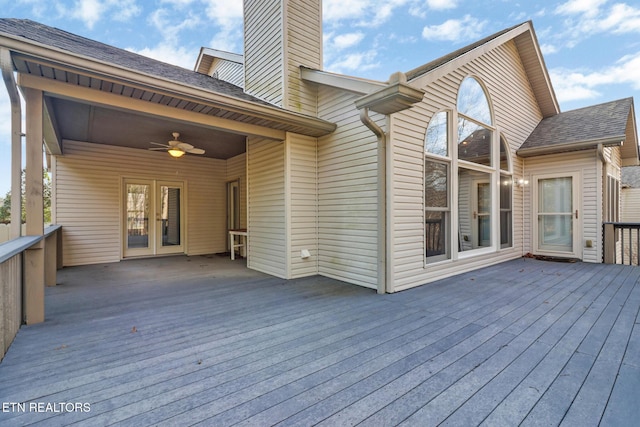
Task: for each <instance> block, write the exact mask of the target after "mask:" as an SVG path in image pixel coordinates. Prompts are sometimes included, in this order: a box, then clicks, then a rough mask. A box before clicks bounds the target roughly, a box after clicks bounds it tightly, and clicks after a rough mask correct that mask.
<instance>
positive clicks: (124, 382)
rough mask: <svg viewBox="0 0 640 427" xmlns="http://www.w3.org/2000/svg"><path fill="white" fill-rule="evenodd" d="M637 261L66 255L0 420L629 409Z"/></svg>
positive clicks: (633, 386) (488, 421) (490, 417)
mask: <svg viewBox="0 0 640 427" xmlns="http://www.w3.org/2000/svg"><path fill="white" fill-rule="evenodd" d="M639 278H640V268H637V267H631V266H616V265H594V264H582V263H575V264H566V263H553V262H544V261H536V260H531V259H523V260H517V261H512V262H507V263H504V264H500V265H498V266H493V267H490V268H486V269H483V270H479V271H476V272H473V273H469V274H463V275H460V276H457V277H454V278H450V279H447V280H442V281H439V282H437V283H433V284H430V285H427V286H423V287H421V288H418V289H413V290H409V291H405V292H401V293H398V294H394V295H376V294H375V292H374V291H370V290H367V289H362V288H358V287H356V286H351V285H347V284H344V283H340V282H337V281H334V280H330V279H326V278H321V277H314V278H308V279H303V280H295V281H284V280H280V279H275V278H272V277H268V276H265V275H262V274H259V273H255V272H251V271H248V270H246V269H244V267H243V261H235V262H234V263H231V262H230V261H229V260H227V259H222V258H220V257H191V258H186V257H176V258H166V259H156V260H137V261H127V262H122V263H119V264H109V265H96V266H87V267H75V268H69V269H65V270H62V271H61V272H60V275H59V280H58V281H59V283H60V285H59V286H58V287H56V288H49V289H47V295H46V304H47V314H46V318H47V320H46V322H45V323H43V324H39V325H33V326H28V327H23V328H22V329H21V330H20V332H19V334H18V336H17V337H16V340H15V341H14V344H13V346H12V347H11V348H10V349H9V352H8V353H7V355H6V357H5V359H4V360H3V361H2V363H0V403H2V405H3V406H2V408H1V409H2V411H0V425H2V426H11V425H28V424H32V423H35V424H36V425H38V424H41V425H69V424H73V423H78V425H89V426H99V425H112V424H116V425H127V426H145V425H154V426H164V425H175V426H186V425H193V424H198V425H205V426H225V425H232V424H233V425H243V426H266V425H275V424H281V425H286V426H291V425H293V426H310V425H316V424H319V425H326V426H343V425H356V424H358V425H364V426H390V425H416V426H431V425H437V424H440V423H442V424H444V425H453V426H470V425H479V424H483V425H487V426H514V425H519V424H521V425H545V426H549V425H559V424H562V425H567V426H590V425H594V426H595V425H598V424H601V425H603V426H623V425H638V424H637V423H638V420H639V419H640V318H639V317H638V316H639V314H638V310H639V307H640V285H639V284H638V283H639ZM62 402H65V403H71V404H73V403H78V404H79V405H80V408H79V409H81V410H78V411H74V412H66V410H69V409H72V407H73V408H75V407H74V406H73V405H71V406H69V405H66V406H65V405H61V403H62ZM12 403H15V405H12ZM38 404H40V406H37V405H38ZM47 404H50V406H49V407H48V408H47V406H46V405H47ZM53 404H56V405H57V406H55V405H53ZM82 404H86V405H84V406H82ZM21 405H22V406H21ZM87 409H90V411H89V412H87V411H86V410H87ZM47 410H49V412H47ZM53 410H58V411H62V412H58V413H55V412H51V411H53ZM74 425H75V424H74Z"/></svg>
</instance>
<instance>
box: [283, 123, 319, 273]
mask: <svg viewBox="0 0 640 427" xmlns="http://www.w3.org/2000/svg"><path fill="white" fill-rule="evenodd" d="M285 144H286V145H285V147H286V160H285V162H286V170H287V171H288V173H287V177H286V182H285V185H286V195H287V198H288V200H287V203H286V205H287V208H286V209H287V219H288V227H287V231H288V237H287V242H288V247H287V253H288V257H289V260H290V262H289V266H288V268H289V272H288V275H287V277H288V278H291V279H293V278H298V277H304V276H310V275H314V274H318V184H317V179H318V177H317V175H318V162H317V140H316V138H310V137H305V136H302V135H295V134H288V135H287V140H286V141H285ZM303 250H307V251H309V254H310V256H309V257H305V258H303V257H302V253H301V252H302V251H303Z"/></svg>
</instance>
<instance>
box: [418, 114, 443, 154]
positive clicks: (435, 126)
mask: <svg viewBox="0 0 640 427" xmlns="http://www.w3.org/2000/svg"><path fill="white" fill-rule="evenodd" d="M448 117H449V115H448V114H447V113H446V112H444V111H441V112H439V113H438V114H436V115H435V116H433V118H431V121H430V122H429V126H428V127H427V136H426V139H425V147H424V149H425V151H426V152H427V153H431V154H437V155H439V156H448V155H449V143H448V142H449V138H448V130H447V129H448V126H447V121H448V120H447V119H448Z"/></svg>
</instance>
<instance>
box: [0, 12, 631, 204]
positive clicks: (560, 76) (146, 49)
mask: <svg viewBox="0 0 640 427" xmlns="http://www.w3.org/2000/svg"><path fill="white" fill-rule="evenodd" d="M0 17H3V18H27V19H31V20H34V21H38V22H40V23H43V24H46V25H49V26H53V27H57V28H60V29H63V30H65V31H69V32H71V33H75V34H78V35H81V36H84V37H87V38H90V39H93V40H97V41H100V42H103V43H107V44H110V45H113V46H116V47H119V48H123V49H127V50H130V51H133V52H136V53H140V54H142V55H146V56H150V57H152V58H155V59H159V60H162V61H165V62H169V63H173V64H176V65H180V66H183V67H185V68H188V69H193V67H194V65H195V62H196V59H197V56H198V53H199V50H200V47H202V46H206V47H210V48H214V49H218V50H224V51H229V52H234V53H242V49H243V46H242V28H243V27H242V26H243V22H242V1H241V0H156V1H151V0H65V1H53V0H51V1H42V0H0ZM528 20H532V21H533V25H534V28H535V31H536V35H537V38H538V42H539V44H540V47H541V50H542V53H543V56H544V60H545V63H546V66H547V69H548V71H549V74H550V76H551V82H552V84H553V87H554V90H555V93H556V96H557V99H558V102H559V103H560V108H561V110H562V111H567V110H572V109H575V108H580V107H584V106H588V105H595V104H599V103H602V102H607V101H611V100H616V99H620V98H626V97H630V96H633V97H634V100H635V103H636V110H638V111H640V105H638V102H640V4H639V3H638V2H637V0H634V1H630V0H568V1H544V0H539V1H536V0H521V1H509V0H493V1H489V0H324V2H323V33H324V48H323V49H324V51H323V57H324V69H325V70H327V71H332V72H336V73H341V74H347V75H352V76H357V77H364V78H369V79H374V80H381V81H386V80H387V79H388V78H389V76H390V75H391V74H392V73H394V72H396V71H409V70H411V69H413V68H416V67H418V66H420V65H422V64H424V63H427V62H429V61H431V60H433V59H436V58H438V57H440V56H442V55H445V54H447V53H449V52H452V51H454V50H456V49H459V48H461V47H464V46H466V45H468V44H471V43H473V42H475V41H477V40H479V39H481V38H484V37H486V36H488V35H491V34H493V33H496V32H498V31H501V30H503V29H505V28H509V27H511V26H513V25H516V24H519V23H522V22H524V21H528ZM9 117H10V105H9V101H8V96H7V92H6V89H5V87H4V85H3V84H0V153H2V154H0V197H2V196H4V194H5V193H6V192H7V191H8V190H9V188H10V183H9V179H10V178H9V177H10V173H9V154H8V153H9V151H8V148H9V145H10V126H9V124H10V122H9ZM637 121H638V120H637Z"/></svg>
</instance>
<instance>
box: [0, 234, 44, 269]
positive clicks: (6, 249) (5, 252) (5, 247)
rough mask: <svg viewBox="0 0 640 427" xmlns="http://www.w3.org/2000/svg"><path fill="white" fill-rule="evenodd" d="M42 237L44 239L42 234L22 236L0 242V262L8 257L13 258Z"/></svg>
mask: <svg viewBox="0 0 640 427" xmlns="http://www.w3.org/2000/svg"><path fill="white" fill-rule="evenodd" d="M42 239H44V236H22V237H18V238H16V239H12V240H9V241H8V242H4V243H0V264H1V263H3V262H5V261H6V260H8V259H9V258H13V257H14V256H16V255H17V254H19V253H20V252H23V251H24V250H26V249H29V248H30V247H31V246H33V245H35V244H36V243H38V242H39V241H41V240H42Z"/></svg>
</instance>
